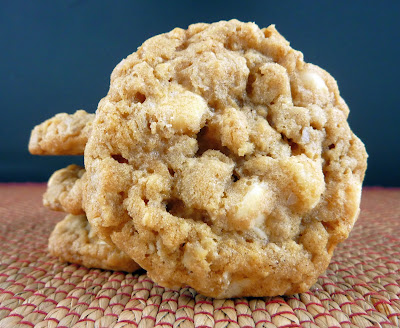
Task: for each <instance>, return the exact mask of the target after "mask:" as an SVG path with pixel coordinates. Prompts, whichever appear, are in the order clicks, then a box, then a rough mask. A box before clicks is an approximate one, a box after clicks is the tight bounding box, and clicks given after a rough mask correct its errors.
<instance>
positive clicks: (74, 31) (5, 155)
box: [0, 0, 400, 186]
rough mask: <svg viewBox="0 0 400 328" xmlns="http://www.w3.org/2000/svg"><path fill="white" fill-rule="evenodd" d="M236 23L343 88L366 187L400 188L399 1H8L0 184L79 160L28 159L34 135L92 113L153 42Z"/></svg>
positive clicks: (3, 16) (39, 177)
mask: <svg viewBox="0 0 400 328" xmlns="http://www.w3.org/2000/svg"><path fill="white" fill-rule="evenodd" d="M231 18H237V19H240V20H243V21H254V22H256V23H257V24H258V25H259V26H260V27H266V26H268V25H270V24H276V27H277V29H278V30H279V31H280V32H281V33H282V34H283V35H284V36H285V37H286V38H287V39H288V40H289V41H290V42H291V45H292V46H293V47H294V48H295V49H297V50H301V51H302V52H303V53H304V56H305V60H306V61H308V62H312V63H314V64H317V65H319V66H321V67H323V68H324V69H326V70H327V71H328V72H330V73H331V74H332V75H333V76H334V77H335V78H336V79H337V81H338V83H339V87H340V91H341V94H342V96H343V98H344V99H345V100H346V102H347V103H348V105H349V107H350V110H351V113H350V117H349V122H350V126H351V127H352V129H353V131H354V132H355V133H356V134H357V135H358V136H359V137H360V138H361V139H362V140H363V141H364V143H365V144H366V147H367V151H368V153H369V156H370V157H369V161H368V170H367V176H366V180H365V184H366V185H383V186H400V173H399V172H400V169H399V168H400V155H399V150H400V147H399V141H398V140H397V137H398V133H399V131H400V129H399V125H400V108H399V106H398V94H399V91H398V89H399V79H400V69H399V57H400V23H399V20H400V2H399V1H341V2H334V1H321V2H320V1H244V0H243V1H240V2H239V1H217V0H215V1H198V2H190V1H107V2H106V1H104V2H99V1H94V0H85V1H84V0H82V1H76V0H75V1H1V2H0V42H1V43H0V44H1V48H0V49H1V50H0V110H1V129H0V156H1V158H0V181H46V180H47V179H48V177H49V176H50V174H51V173H52V172H53V171H54V170H56V169H59V168H61V167H64V166H66V165H67V164H70V163H82V158H81V157H39V156H32V155H30V154H29V153H28V151H27V143H28V139H29V134H30V130H31V129H32V127H33V126H34V125H36V124H38V123H40V122H42V121H43V120H45V119H47V118H49V117H51V116H53V115H54V114H56V113H59V112H68V113H72V112H74V111H75V110H76V109H79V108H83V109H85V110H87V111H90V112H94V111H95V110H96V107H97V103H98V101H99V100H100V99H101V98H102V97H103V96H105V94H106V93H107V90H108V85H109V76H110V73H111V71H112V69H113V68H114V66H115V65H116V64H117V63H118V62H119V61H120V60H121V59H122V58H124V57H126V56H127V55H128V54H130V53H132V52H133V51H135V50H136V48H137V47H138V46H140V44H141V43H142V42H143V41H145V40H146V39H147V38H149V37H151V36H153V35H156V34H159V33H163V32H168V31H170V30H171V29H173V28H174V27H182V28H186V27H187V26H188V25H189V24H191V23H196V22H214V21H218V20H221V19H231Z"/></svg>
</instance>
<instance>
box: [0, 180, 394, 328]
mask: <svg viewBox="0 0 400 328" xmlns="http://www.w3.org/2000/svg"><path fill="white" fill-rule="evenodd" d="M44 189H45V186H44V185H42V184H20V185H18V184H8V185H7V184H0V327H140V328H142V327H154V326H155V327H182V328H185V327H268V328H272V327H399V326H400V189H379V188H365V189H364V193H363V200H362V214H361V216H360V218H359V220H358V222H357V224H356V226H355V228H354V230H353V232H352V233H351V236H350V238H349V239H348V240H347V241H346V242H345V243H343V244H342V245H340V246H339V247H338V248H337V250H336V252H335V255H334V258H333V260H332V263H331V264H330V266H329V268H328V270H327V271H326V272H325V273H324V274H323V275H321V277H320V278H319V280H318V283H316V284H315V285H314V286H313V287H312V289H311V291H310V292H308V293H303V294H297V295H293V296H291V297H272V298H271V297H265V298H240V299H225V300H216V299H211V298H207V297H204V296H203V295H199V294H197V293H196V291H195V290H193V289H191V288H183V289H181V290H179V291H173V290H168V289H164V288H162V287H160V286H158V285H157V284H154V283H153V282H152V281H151V280H150V279H149V278H148V277H147V276H146V273H145V272H144V271H141V272H138V273H136V274H125V273H121V272H112V271H103V270H95V269H91V270H89V269H87V268H85V267H82V266H78V265H74V264H67V263H61V262H59V261H58V260H57V259H55V258H53V257H51V256H49V254H48V253H47V251H46V247H47V238H48V236H49V233H50V231H51V229H52V228H53V226H54V225H55V223H56V222H57V220H59V219H61V218H62V217H63V214H62V213H54V212H51V211H49V210H47V209H45V208H43V207H42V205H41V195H42V193H43V192H44Z"/></svg>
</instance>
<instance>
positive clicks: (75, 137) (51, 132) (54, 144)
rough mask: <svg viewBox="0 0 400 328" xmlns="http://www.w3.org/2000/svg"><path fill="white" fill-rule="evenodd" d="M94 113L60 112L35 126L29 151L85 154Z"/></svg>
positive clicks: (47, 153)
mask: <svg viewBox="0 0 400 328" xmlns="http://www.w3.org/2000/svg"><path fill="white" fill-rule="evenodd" d="M94 116H95V115H94V114H89V113H87V112H85V111H84V110H77V111H76V112H75V113H74V114H66V113H60V114H57V115H55V116H54V117H52V118H50V119H48V120H46V121H45V122H43V123H41V124H39V125H37V126H35V127H34V129H33V130H32V133H31V138H30V140H29V146H28V147H29V151H30V152H31V154H34V155H83V152H84V150H85V145H86V142H87V139H88V137H89V135H90V132H91V129H92V122H93V119H94Z"/></svg>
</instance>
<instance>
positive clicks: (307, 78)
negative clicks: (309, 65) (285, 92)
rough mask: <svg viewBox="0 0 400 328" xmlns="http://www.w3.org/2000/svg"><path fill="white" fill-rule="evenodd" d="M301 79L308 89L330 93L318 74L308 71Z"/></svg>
mask: <svg viewBox="0 0 400 328" xmlns="http://www.w3.org/2000/svg"><path fill="white" fill-rule="evenodd" d="M301 78H302V80H303V82H304V86H305V87H306V88H307V89H311V90H318V91H322V92H329V90H328V87H327V86H326V84H325V81H324V80H323V79H322V77H320V76H319V75H318V74H317V73H313V72H308V71H306V72H303V73H302V74H301Z"/></svg>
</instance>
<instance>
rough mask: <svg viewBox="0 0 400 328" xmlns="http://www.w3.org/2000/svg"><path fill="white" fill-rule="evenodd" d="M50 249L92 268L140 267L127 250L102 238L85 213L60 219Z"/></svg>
mask: <svg viewBox="0 0 400 328" xmlns="http://www.w3.org/2000/svg"><path fill="white" fill-rule="evenodd" d="M49 251H50V254H52V255H53V256H56V257H58V258H60V260H61V261H64V262H72V263H76V264H80V265H83V266H86V267H88V268H100V269H106V270H117V271H127V272H132V271H136V270H137V269H139V268H140V267H139V266H138V265H137V264H136V263H135V262H134V261H133V260H132V259H131V258H129V257H128V256H127V255H126V254H125V253H123V252H122V251H120V250H118V249H117V248H116V247H115V246H113V245H109V244H108V243H106V242H105V241H102V240H101V239H99V238H98V237H97V235H96V234H94V232H93V230H92V229H91V227H90V225H89V222H88V220H87V219H86V216H85V215H72V214H68V215H67V216H66V217H65V218H64V219H63V220H62V221H60V222H58V223H57V225H56V227H55V228H54V230H53V232H52V233H51V235H50V238H49Z"/></svg>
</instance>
